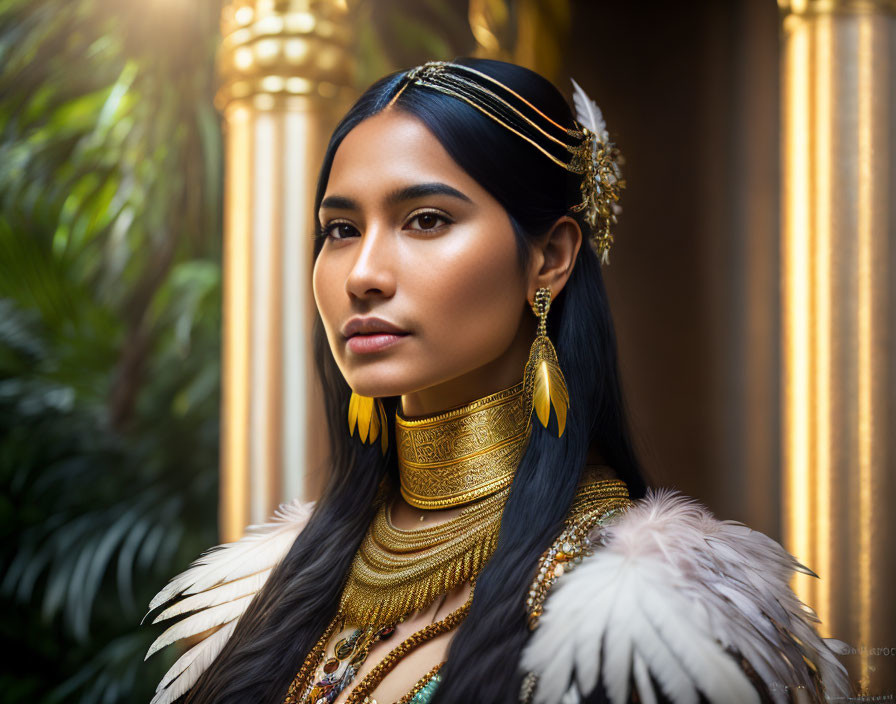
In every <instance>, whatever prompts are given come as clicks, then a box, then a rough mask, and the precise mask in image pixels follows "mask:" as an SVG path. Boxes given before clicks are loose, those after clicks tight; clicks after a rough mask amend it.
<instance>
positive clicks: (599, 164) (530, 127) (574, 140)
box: [389, 61, 625, 264]
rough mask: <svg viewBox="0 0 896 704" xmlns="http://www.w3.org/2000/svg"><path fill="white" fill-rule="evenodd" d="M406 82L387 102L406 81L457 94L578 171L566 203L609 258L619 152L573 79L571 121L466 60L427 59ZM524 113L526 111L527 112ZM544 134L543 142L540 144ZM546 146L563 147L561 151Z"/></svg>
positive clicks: (604, 259) (605, 259)
mask: <svg viewBox="0 0 896 704" xmlns="http://www.w3.org/2000/svg"><path fill="white" fill-rule="evenodd" d="M473 76H476V77H477V78H480V79H483V80H484V81H487V82H489V83H490V84H491V85H493V86H496V87H500V89H501V90H502V91H504V92H505V93H506V94H507V97H502V96H501V95H499V94H498V93H496V92H495V91H494V90H492V89H491V88H489V87H488V86H487V85H483V83H482V82H480V81H477V80H474V79H473ZM404 79H405V82H404V84H403V85H402V86H401V88H400V89H399V90H398V92H397V93H396V94H395V95H394V96H393V97H392V100H391V101H389V105H392V104H393V103H394V102H395V101H396V100H397V99H398V96H400V95H401V93H402V92H403V91H404V89H405V88H406V87H407V86H408V85H409V84H410V83H414V84H416V85H422V86H426V87H428V88H432V89H433V90H437V91H440V92H442V93H445V94H447V95H450V96H452V97H454V98H457V99H458V100H462V101H464V102H465V103H468V104H469V105H472V106H473V107H474V108H476V109H477V110H479V111H480V112H482V113H483V114H485V115H487V116H488V117H490V118H491V119H493V120H494V121H495V122H497V123H498V124H500V125H501V126H503V127H505V128H507V129H508V130H510V131H511V132H513V133H514V134H516V135H517V136H519V137H521V138H522V139H524V140H525V141H527V142H529V143H530V144H531V145H532V146H534V147H535V148H536V149H538V150H539V151H540V152H542V153H543V154H544V155H545V156H547V157H548V158H549V159H550V160H551V161H553V162H554V163H555V164H557V165H558V166H562V167H563V168H564V169H566V170H567V171H571V172H573V173H576V174H581V175H582V181H581V193H582V201H581V202H580V203H578V204H577V205H574V206H572V207H571V208H570V211H571V212H575V213H578V212H583V217H584V219H585V221H586V222H587V223H588V224H589V226H590V227H591V229H592V234H591V237H590V242H591V247H592V249H593V250H594V252H595V254H597V256H598V258H599V259H600V262H601V264H609V263H610V256H609V251H610V245H611V244H612V243H613V236H612V235H611V234H610V227H611V225H613V224H615V223H616V222H617V220H616V216H617V215H618V214H619V213H620V212H622V209H621V207H620V206H619V197H620V194H621V192H622V189H624V188H625V181H624V180H623V179H622V171H621V170H620V168H619V166H620V164H622V163H623V158H622V154H621V153H620V152H619V149H618V148H617V147H616V145H615V144H614V143H613V142H611V141H610V137H609V133H608V132H607V128H606V123H605V122H604V119H603V115H602V113H601V111H600V108H598V107H597V104H596V103H595V102H594V101H593V100H591V99H590V98H589V97H588V94H587V93H585V91H584V90H583V89H582V87H581V86H580V85H579V84H578V83H576V82H575V80H573V79H570V80H572V84H573V89H574V91H575V92H574V94H573V103H574V105H575V109H576V119H575V121H574V122H575V127H574V128H569V127H564V126H563V125H561V124H559V123H557V122H555V121H554V120H552V119H551V118H550V117H548V116H547V115H546V114H545V113H543V112H542V111H541V110H539V109H538V108H537V107H535V106H534V105H533V104H532V103H530V102H529V101H528V100H526V99H525V98H524V97H523V96H521V95H520V94H519V93H517V92H516V91H514V90H512V89H511V88H509V87H507V86H505V85H504V84H503V83H501V82H500V81H498V80H496V79H494V78H492V77H491V76H489V75H488V74H486V73H483V72H482V71H479V70H477V69H474V68H472V67H470V66H465V65H463V64H457V63H453V62H450V61H427V62H426V63H424V64H421V65H420V66H417V67H415V68H412V69H410V70H409V71H408V72H407V73H406V74H405V76H404ZM514 102H516V103H517V105H516V106H515V105H514V104H513V103H514ZM527 113H528V114H527ZM544 140H547V143H545V144H542V143H540V142H543V141H544ZM551 150H555V151H559V150H564V151H565V152H566V154H565V155H563V156H562V157H558V156H557V154H555V153H553V152H552V151H551Z"/></svg>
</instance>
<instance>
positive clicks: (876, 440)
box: [781, 0, 896, 694]
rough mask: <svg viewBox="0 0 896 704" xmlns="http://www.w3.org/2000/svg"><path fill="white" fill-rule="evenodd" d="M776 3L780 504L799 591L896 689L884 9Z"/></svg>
mask: <svg viewBox="0 0 896 704" xmlns="http://www.w3.org/2000/svg"><path fill="white" fill-rule="evenodd" d="M781 10H782V56H781V62H782V63H781V67H782V73H781V85H782V115H781V117H782V125H781V127H782V143H781V155H782V169H783V171H782V202H781V206H782V210H781V216H782V220H781V227H782V257H783V259H782V277H783V279H782V294H783V320H782V323H783V328H782V335H783V348H782V363H783V379H782V381H783V385H782V389H783V396H782V402H783V409H782V410H783V420H784V428H783V431H784V432H783V436H782V439H783V448H782V450H783V457H782V461H783V470H784V471H783V487H782V488H783V498H784V505H783V508H784V513H783V525H784V538H785V543H786V547H787V548H788V549H789V550H790V552H792V553H793V554H794V555H795V556H796V557H797V558H798V559H799V560H801V561H802V562H804V563H806V564H807V565H809V566H810V567H812V569H814V570H815V571H816V572H817V573H818V574H819V576H820V577H821V579H820V580H816V579H813V578H811V577H806V576H802V575H801V576H799V578H798V579H797V580H796V582H795V587H796V589H797V591H798V593H799V594H800V596H801V597H802V598H803V600H804V601H806V602H807V603H808V604H809V605H810V606H812V607H813V608H815V610H816V611H817V612H818V615H819V617H820V618H821V620H822V622H823V628H822V630H823V631H824V633H823V635H826V636H833V637H836V638H839V639H841V640H843V641H846V642H847V643H849V645H851V646H852V648H853V649H854V650H853V651H850V652H851V653H852V655H851V656H850V657H849V658H848V664H849V665H850V668H851V670H852V674H853V677H854V679H855V680H857V682H858V684H859V686H860V688H861V690H862V693H864V694H884V693H889V694H892V693H893V692H894V690H896V607H894V600H893V592H894V587H896V574H894V571H896V570H894V560H896V557H894V556H896V512H894V511H893V503H894V500H896V480H894V475H896V432H894V431H896V365H894V360H896V315H894V312H896V285H894V284H893V278H894V275H896V268H894V265H896V241H894V236H896V216H894V214H896V208H894V205H893V197H894V193H896V168H894V167H896V141H894V140H896V132H894V127H893V126H894V120H896V111H894V99H896V66H894V57H896V18H894V14H896V3H894V2H892V1H883V0H879V1H871V0H867V1H864V2H861V1H858V0H857V1H854V2H847V1H845V0H844V1H842V2H838V1H835V0H818V1H813V0H790V1H789V2H788V1H786V0H782V1H781Z"/></svg>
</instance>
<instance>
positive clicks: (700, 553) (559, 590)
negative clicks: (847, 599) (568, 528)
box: [521, 489, 849, 704]
mask: <svg viewBox="0 0 896 704" xmlns="http://www.w3.org/2000/svg"><path fill="white" fill-rule="evenodd" d="M590 538H591V540H592V543H593V544H594V552H593V553H592V554H591V555H589V556H587V557H585V558H584V559H583V561H582V562H581V564H579V565H578V567H577V568H576V569H575V570H574V571H572V572H569V573H568V574H564V575H563V576H562V577H560V578H559V579H558V580H557V581H556V584H555V585H554V586H553V587H552V588H551V591H550V593H549V595H548V597H547V600H546V602H545V604H544V611H543V614H542V615H541V618H540V620H539V622H538V627H537V628H536V630H535V632H534V633H533V634H532V636H531V638H530V640H529V642H528V643H527V645H526V648H525V649H524V651H523V655H522V660H521V666H522V668H523V670H524V671H525V672H527V673H530V682H531V681H534V683H535V691H534V695H533V697H532V702H533V703H534V704H556V703H559V702H563V704H577V703H578V702H580V701H581V699H582V698H583V697H585V696H586V695H588V694H589V693H591V692H593V691H594V690H595V689H596V688H597V686H598V683H600V685H601V686H602V688H603V689H604V690H605V692H606V695H607V699H608V701H609V702H612V704H624V703H627V702H629V701H631V700H632V697H633V695H634V694H635V693H636V694H637V697H638V699H637V701H641V702H644V704H652V703H655V702H657V701H669V702H674V703H676V704H677V703H679V702H681V703H688V704H690V703H694V704H696V702H698V701H700V700H701V696H702V697H704V698H705V700H707V701H709V702H713V703H715V702H724V703H725V704H740V703H743V704H747V703H749V704H753V703H756V704H758V703H759V702H760V693H759V692H760V690H761V689H763V688H764V689H765V690H766V691H767V692H768V695H769V696H771V698H772V700H773V701H774V702H775V703H776V704H784V703H786V702H789V701H791V696H793V695H794V692H793V689H794V688H796V687H805V688H806V690H807V691H806V692H801V693H800V697H802V696H803V695H805V694H808V695H809V696H810V697H811V700H812V701H824V700H825V698H829V699H837V698H838V697H846V696H848V694H849V681H848V678H847V674H846V669H845V668H844V667H843V665H842V664H841V663H840V662H838V660H837V659H836V657H835V655H834V653H835V652H839V651H840V649H841V648H842V646H843V644H842V643H840V642H839V641H834V640H833V639H827V640H829V642H826V639H823V638H821V637H820V636H819V635H818V633H817V631H816V629H815V624H816V623H817V622H818V619H817V617H816V615H815V613H814V612H813V611H812V610H811V609H810V608H809V607H808V606H806V605H805V604H803V603H802V602H801V601H800V600H799V598H798V597H797V596H796V594H795V593H794V592H793V591H792V590H791V588H790V586H789V581H790V578H791V576H792V574H793V572H794V571H799V572H804V573H806V574H812V575H813V576H815V575H814V573H812V572H811V571H810V570H808V569H807V568H806V567H804V566H803V565H801V564H800V563H799V562H797V561H796V559H794V557H793V556H791V555H790V554H789V553H788V552H787V551H786V550H784V548H783V547H782V546H781V545H780V544H778V543H777V542H776V541H774V540H772V539H771V538H769V537H768V536H766V535H764V534H763V533H760V532H758V531H754V530H751V529H750V528H748V527H747V526H745V525H743V524H742V523H738V522H736V521H719V520H717V519H716V518H714V517H713V516H712V514H711V513H710V512H709V510H708V509H706V508H705V507H704V506H702V505H700V504H699V503H697V502H696V501H694V500H693V499H690V498H688V497H685V496H683V495H681V494H678V493H677V492H674V491H670V490H663V489H661V490H657V491H653V490H651V491H649V492H648V494H647V496H646V497H645V498H643V499H640V500H638V501H636V502H635V503H634V504H633V505H632V506H631V507H630V508H629V509H627V510H626V511H625V512H623V513H622V514H620V515H619V516H618V517H617V518H614V519H611V520H609V521H607V522H606V523H605V524H603V525H599V526H597V527H595V529H594V531H593V532H592V534H591V535H590ZM748 670H752V673H753V674H752V675H751V676H748V675H747V671H748ZM751 677H752V678H753V680H752V681H751ZM800 700H801V701H803V699H800Z"/></svg>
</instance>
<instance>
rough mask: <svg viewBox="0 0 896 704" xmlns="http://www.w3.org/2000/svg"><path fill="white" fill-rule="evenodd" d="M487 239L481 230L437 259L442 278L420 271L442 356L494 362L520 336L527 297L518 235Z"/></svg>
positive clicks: (432, 335) (426, 314) (430, 326)
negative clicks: (519, 264)
mask: <svg viewBox="0 0 896 704" xmlns="http://www.w3.org/2000/svg"><path fill="white" fill-rule="evenodd" d="M488 236H489V234H488V233H486V234H485V235H483V233H482V232H481V231H479V232H476V233H474V234H473V235H472V236H471V237H470V238H463V241H460V240H455V242H456V245H457V246H452V247H450V248H446V251H444V252H442V253H441V256H440V257H439V258H438V261H439V265H438V269H437V272H438V275H433V274H434V272H433V271H432V268H431V267H430V268H426V267H423V268H421V269H418V271H419V272H420V273H419V274H418V276H417V277H416V278H417V285H416V286H415V288H416V289H417V290H418V291H420V292H421V296H422V300H423V301H425V306H424V309H423V310H421V311H420V312H421V313H422V315H423V321H424V325H425V328H426V330H427V331H428V333H429V335H428V337H429V341H430V342H433V343H435V344H434V347H435V348H436V349H435V350H434V351H435V352H436V353H437V354H438V353H439V352H444V353H448V354H451V355H457V356H460V357H465V358H466V357H471V358H472V357H483V358H486V361H490V359H491V358H494V357H495V356H497V355H499V354H501V353H502V352H504V351H505V350H506V348H507V347H508V346H509V345H510V343H511V342H512V340H513V338H514V336H515V335H516V333H517V331H518V328H519V315H520V310H521V309H522V307H523V303H524V302H525V295H526V294H525V287H524V284H523V281H522V277H521V275H520V272H519V270H518V269H517V267H516V249H515V246H516V245H515V242H514V240H513V235H512V234H507V233H505V234H503V235H501V238H500V240H498V239H495V240H493V241H487V240H484V239H483V237H488ZM483 243H485V244H483ZM480 361H481V360H480Z"/></svg>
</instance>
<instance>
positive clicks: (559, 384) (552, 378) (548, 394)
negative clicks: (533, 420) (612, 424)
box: [523, 288, 569, 437]
mask: <svg viewBox="0 0 896 704" xmlns="http://www.w3.org/2000/svg"><path fill="white" fill-rule="evenodd" d="M530 305H531V306H532V312H534V313H535V315H537V316H538V332H537V334H536V335H535V341H534V342H533V343H532V347H531V348H530V349H529V359H528V361H527V362H526V370H525V372H524V373H523V380H524V382H525V386H524V388H525V391H526V395H527V397H528V399H529V403H530V404H532V406H534V408H535V413H536V414H537V415H538V420H540V421H541V424H542V425H543V426H544V427H545V428H547V427H548V420H549V419H550V417H551V406H552V405H553V406H554V412H555V413H556V414H557V429H558V432H557V437H560V436H561V435H563V430H564V428H566V410H567V408H568V407H569V391H568V390H567V388H566V380H565V379H564V378H563V372H562V371H561V370H560V362H559V361H558V359H557V350H556V349H554V344H553V343H552V342H551V341H550V339H548V328H547V318H548V309H549V308H550V307H551V289H549V288H540V289H538V290H537V291H536V292H535V302H534V303H531V304H530ZM529 412H530V413H531V412H532V411H531V410H530V411H529Z"/></svg>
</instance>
